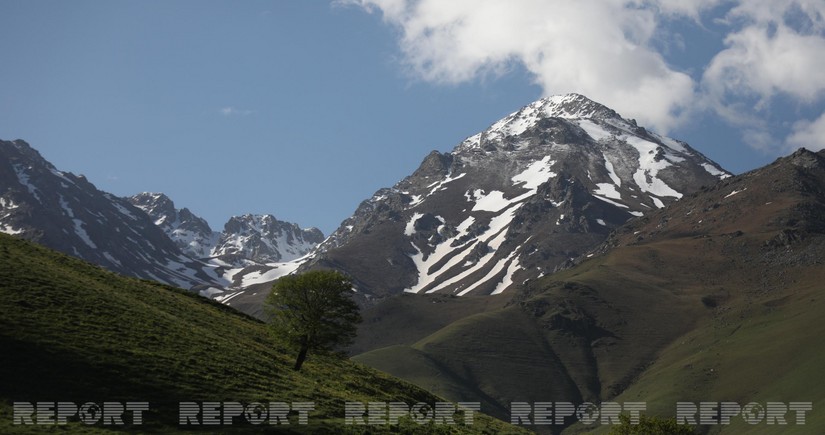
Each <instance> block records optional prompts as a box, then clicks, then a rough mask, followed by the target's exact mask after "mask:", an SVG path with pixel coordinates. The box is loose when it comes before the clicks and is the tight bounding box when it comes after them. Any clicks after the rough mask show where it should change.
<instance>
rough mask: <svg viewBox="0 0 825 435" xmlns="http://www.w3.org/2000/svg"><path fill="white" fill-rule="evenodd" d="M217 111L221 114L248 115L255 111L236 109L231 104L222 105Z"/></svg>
mask: <svg viewBox="0 0 825 435" xmlns="http://www.w3.org/2000/svg"><path fill="white" fill-rule="evenodd" d="M218 112H219V113H220V114H221V115H223V116H248V115H251V114H253V113H255V111H254V110H242V109H236V108H235V107H232V106H226V107H222V108H221V109H220V110H219V111H218Z"/></svg>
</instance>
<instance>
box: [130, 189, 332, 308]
mask: <svg viewBox="0 0 825 435" xmlns="http://www.w3.org/2000/svg"><path fill="white" fill-rule="evenodd" d="M127 200H128V201H129V202H131V203H132V204H133V205H135V206H136V207H138V208H140V209H141V210H143V211H144V212H145V213H146V214H148V215H149V216H150V217H151V219H152V220H153V221H154V223H155V225H157V226H158V227H160V228H161V229H162V230H163V231H164V232H165V233H166V235H167V236H168V237H169V238H170V239H171V240H172V241H173V242H174V243H175V244H176V245H177V246H178V247H179V248H180V249H181V250H182V251H183V252H185V253H186V254H187V255H189V256H191V257H195V258H199V259H201V261H203V262H206V263H208V264H209V265H210V266H211V267H212V268H213V269H212V270H213V271H214V275H216V276H217V277H218V278H219V280H220V282H221V283H222V284H221V285H219V286H216V285H208V286H206V287H202V288H201V289H200V293H201V294H202V295H203V296H207V297H212V298H214V299H216V300H218V301H229V300H230V299H232V298H234V297H236V296H238V295H239V294H240V293H242V292H244V291H245V289H247V288H249V287H252V286H259V285H263V284H266V283H270V282H272V281H275V280H276V279H278V278H280V277H281V276H283V275H286V274H289V273H292V272H294V271H295V270H296V269H297V268H298V266H300V265H301V264H302V263H303V262H304V261H305V257H306V255H307V254H309V253H310V252H311V251H312V250H313V249H315V248H316V247H317V246H318V244H319V243H321V242H322V241H323V239H324V235H323V234H322V233H321V231H320V230H318V229H316V228H309V229H302V228H301V227H299V226H298V225H296V224H293V223H289V222H283V221H280V220H278V219H276V218H275V217H274V216H272V215H252V214H246V215H241V216H233V217H232V218H230V219H229V221H228V222H227V223H226V225H224V229H223V231H222V232H217V231H212V229H211V228H210V227H209V224H208V223H207V222H206V221H205V220H204V219H203V218H200V217H198V216H196V215H195V214H193V213H192V212H191V211H190V210H189V209H187V208H183V209H177V208H175V204H174V202H172V200H171V199H170V198H169V197H168V196H166V195H164V194H162V193H149V192H144V193H140V194H137V195H134V196H132V197H130V198H127Z"/></svg>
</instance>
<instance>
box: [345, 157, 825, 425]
mask: <svg viewBox="0 0 825 435" xmlns="http://www.w3.org/2000/svg"><path fill="white" fill-rule="evenodd" d="M588 257H590V258H588ZM823 258H825V151H821V152H819V153H812V152H809V151H805V150H800V151H798V152H796V153H794V154H793V155H791V156H789V157H786V158H782V159H779V160H777V161H776V162H775V163H773V164H771V165H768V166H766V167H764V168H761V169H758V170H755V171H752V172H750V173H747V174H743V175H740V176H737V177H733V178H730V179H727V180H724V181H722V182H720V183H719V184H717V185H715V186H714V187H712V188H705V189H703V190H702V191H700V192H697V193H696V194H693V195H689V196H686V197H685V198H683V199H682V200H680V201H678V202H676V203H673V204H671V205H670V206H668V207H666V208H664V209H661V210H658V211H653V212H651V213H648V214H646V215H645V216H644V217H642V218H639V219H634V220H632V221H630V222H628V223H627V224H626V225H624V226H622V227H620V228H619V229H618V230H617V231H616V232H614V233H613V234H612V235H611V236H610V237H609V239H608V240H607V242H606V243H605V244H603V245H602V246H601V247H599V248H598V249H596V250H594V251H592V252H591V253H589V254H586V255H584V256H583V257H582V259H584V261H583V262H582V263H581V264H580V265H578V266H577V267H574V268H572V269H569V270H565V271H562V272H559V273H557V274H554V275H551V276H547V277H544V278H541V279H538V280H533V281H531V282H528V283H527V284H526V285H525V286H523V287H522V288H521V289H520V290H519V291H517V292H515V294H514V295H513V296H512V297H511V299H509V298H508V299H503V300H501V301H500V303H501V307H500V308H496V307H495V306H494V305H490V306H489V307H488V309H486V310H485V311H484V312H482V313H480V314H475V315H469V316H463V317H462V316H460V315H458V316H457V317H458V318H457V319H456V320H455V321H453V322H452V323H450V324H448V325H446V326H443V327H440V328H439V329H437V330H435V331H432V330H429V329H426V328H424V329H423V331H421V334H418V335H416V334H415V333H414V332H410V331H409V329H405V334H403V335H402V338H403V340H402V341H400V342H398V344H397V345H394V346H387V347H383V348H378V349H374V350H372V351H369V352H366V353H364V354H362V355H360V356H358V357H356V359H357V360H360V361H362V362H364V363H366V364H368V365H372V366H374V367H377V368H379V369H381V370H384V371H387V372H389V373H392V374H394V375H397V376H399V377H402V378H405V379H408V380H410V381H412V382H414V383H417V384H418V385H421V386H425V387H428V388H433V391H434V392H435V393H437V394H441V395H444V396H445V397H448V398H450V399H452V400H459V399H461V400H480V401H482V403H483V406H485V407H487V408H489V409H494V410H497V412H494V414H495V415H497V416H499V417H503V418H506V415H507V413H506V411H507V405H508V404H509V403H510V402H512V401H526V402H535V401H569V402H573V403H581V402H584V401H591V402H595V403H599V402H601V401H604V400H615V401H618V402H628V401H645V402H647V409H648V412H649V413H651V414H657V415H661V416H674V415H675V412H676V402H679V401H688V402H696V403H698V402H700V401H716V402H722V401H733V402H737V403H739V404H741V405H745V404H747V403H749V402H758V403H762V404H763V405H764V404H765V403H766V402H771V401H773V402H785V403H788V402H811V403H812V406H813V412H811V413H809V414H808V416H807V424H806V425H793V424H791V425H789V426H782V427H778V426H775V425H767V424H766V422H764V421H763V422H762V424H758V425H753V426H751V425H749V424H747V423H745V422H744V420H743V419H742V418H735V419H733V420H732V424H730V425H724V426H722V425H720V426H715V427H710V426H708V427H704V428H703V430H710V431H711V433H717V432H719V431H721V433H745V432H747V433H800V434H802V433H823V432H825V412H823V411H822V410H823V409H825V399H823V397H825V396H823V394H822V387H823V384H822V382H821V376H822V368H823V367H825V346H823V343H824V342H823V338H822V337H823V336H825V322H823V321H822V319H823V318H825V298H823V293H822V282H825V264H823ZM449 303H452V304H456V307H457V308H455V309H454V311H457V310H460V307H462V306H463V305H465V304H473V303H477V302H475V301H472V300H467V301H450V302H449ZM416 304H418V302H412V301H407V300H403V299H401V300H399V302H396V305H402V306H407V307H411V306H415V305H416ZM395 308H396V309H397V310H398V311H400V312H407V311H408V310H404V309H400V308H398V307H395ZM384 309H385V308H382V306H380V305H379V306H377V307H374V308H373V309H372V310H373V311H372V312H370V311H367V313H365V318H366V319H367V321H368V322H369V323H368V325H369V328H371V329H373V330H383V331H384V333H385V334H386V333H389V332H391V331H390V328H389V327H388V325H391V324H401V323H403V322H401V321H400V320H399V319H397V318H396V319H392V320H388V319H387V317H390V316H385V314H386V313H384V312H383V311H382V310H384ZM410 316H411V315H408V316H407V317H408V318H409V317H410ZM388 322H392V323H388ZM407 326H409V325H407ZM365 327H366V325H365ZM376 343H379V341H378V340H372V341H371V340H370V339H369V338H368V336H367V337H364V338H362V341H361V342H360V346H361V349H365V348H369V347H370V345H371V344H376ZM379 344H383V345H388V344H389V343H386V342H380V343H379ZM793 418H794V417H793V415H791V416H790V417H788V419H789V420H791V421H793ZM556 429H558V430H560V428H556ZM583 429H584V428H580V427H578V426H572V427H569V428H568V429H567V431H569V432H576V431H578V430H583ZM600 430H602V431H606V430H607V428H604V427H603V428H600Z"/></svg>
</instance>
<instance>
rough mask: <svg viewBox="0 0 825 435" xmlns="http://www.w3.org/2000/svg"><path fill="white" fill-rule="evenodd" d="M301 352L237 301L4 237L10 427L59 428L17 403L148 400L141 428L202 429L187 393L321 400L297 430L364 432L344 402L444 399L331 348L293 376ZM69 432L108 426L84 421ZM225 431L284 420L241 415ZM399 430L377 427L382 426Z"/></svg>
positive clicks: (3, 325)
mask: <svg viewBox="0 0 825 435" xmlns="http://www.w3.org/2000/svg"><path fill="white" fill-rule="evenodd" d="M293 358H294V352H293V351H291V350H289V349H287V348H286V347H285V344H284V343H283V342H282V341H280V340H279V339H278V338H277V337H273V336H272V335H271V333H270V332H269V330H268V329H267V327H266V325H265V324H263V323H261V322H260V321H258V320H255V319H252V318H250V317H247V316H245V315H242V314H239V313H238V312H236V311H234V310H232V309H230V308H227V307H224V306H221V305H219V304H216V303H213V302H211V301H209V300H206V299H204V298H201V297H198V296H195V295H193V294H191V293H188V292H185V291H183V290H179V289H174V288H170V287H167V286H163V285H160V284H156V283H152V282H148V281H139V280H135V279H130V278H124V277H121V276H118V275H115V274H113V273H110V272H107V271H105V270H103V269H101V268H98V267H95V266H92V265H89V264H87V263H84V262H82V261H79V260H76V259H74V258H70V257H67V256H65V255H62V254H59V253H56V252H54V251H50V250H48V249H45V248H42V247H39V246H36V245H34V244H31V243H29V242H25V241H22V240H18V239H15V238H13V237H10V236H6V235H4V234H0V433H19V432H24V433H25V432H27V431H30V432H42V431H44V430H47V429H50V427H47V426H20V425H17V426H14V425H13V424H12V402H32V403H33V402H38V401H48V402H58V401H69V402H74V403H76V404H83V403H85V402H95V403H98V404H100V403H103V402H105V401H120V402H127V401H147V402H149V403H150V410H149V411H148V412H146V413H144V417H143V419H144V423H143V425H141V426H139V427H131V428H127V429H129V430H137V431H140V432H177V431H179V430H182V429H192V427H179V426H178V425H177V422H178V403H179V402H183V401H194V402H204V401H238V402H242V403H244V404H246V403H250V402H262V403H268V402H287V403H292V402H314V403H315V408H316V410H315V411H313V412H311V413H310V414H309V423H310V424H309V425H308V426H299V425H296V424H295V421H293V424H292V425H290V426H289V428H291V429H292V430H297V431H299V432H312V433H334V432H347V431H349V432H353V433H359V432H361V431H362V430H363V429H362V428H357V427H353V426H344V424H343V423H344V418H343V417H344V409H345V406H344V403H345V401H358V402H370V401H387V402H390V401H403V402H407V403H408V404H413V403H416V402H425V403H434V402H436V401H439V400H443V399H439V398H438V397H436V396H433V395H432V394H430V393H428V392H426V391H424V390H422V389H420V388H418V387H415V386H413V385H411V384H408V383H406V382H403V381H399V380H397V379H394V378H391V377H389V376H387V375H384V374H381V373H379V372H377V371H376V370H374V369H370V368H367V367H364V366H361V365H359V364H355V363H352V362H350V361H347V360H343V359H340V358H335V357H331V356H330V357H327V356H319V355H311V356H310V358H309V359H308V360H307V362H306V364H305V365H304V368H303V370H302V371H301V372H295V371H293V370H292V369H291V367H292V364H293V362H294V360H293ZM402 428H404V430H405V431H411V432H422V433H430V432H431V431H432V430H434V429H438V430H443V431H445V432H448V431H455V432H467V433H472V432H477V433H481V432H484V431H492V432H495V431H499V430H504V428H505V426H504V425H503V424H502V423H500V422H498V421H495V420H493V419H490V418H489V417H485V416H483V415H476V419H475V423H474V424H473V425H472V426H470V427H466V426H460V425H459V426H453V427H450V428H447V427H444V426H442V427H436V428H432V427H428V426H419V425H418V424H416V423H412V422H409V421H408V422H406V423H402ZM51 429H55V430H57V429H58V428H54V427H52V428H51ZM69 429H71V430H73V431H91V432H95V431H105V430H107V428H106V427H103V426H100V425H97V426H85V425H83V424H81V423H80V422H77V421H74V422H70V423H69ZM108 429H110V430H117V429H118V428H108ZM220 429H221V430H231V431H235V432H245V431H255V432H260V431H261V430H262V429H266V430H284V429H285V428H284V427H278V426H270V425H264V426H263V427H261V426H250V425H244V424H243V422H242V421H241V420H236V424H235V425H232V426H231V427H226V426H224V427H221V428H220ZM394 429H398V428H394V427H392V426H389V425H379V426H370V427H369V430H370V431H371V432H372V433H381V432H386V431H390V430H394ZM210 430H212V431H214V430H215V429H214V428H212V429H210ZM508 430H509V429H508Z"/></svg>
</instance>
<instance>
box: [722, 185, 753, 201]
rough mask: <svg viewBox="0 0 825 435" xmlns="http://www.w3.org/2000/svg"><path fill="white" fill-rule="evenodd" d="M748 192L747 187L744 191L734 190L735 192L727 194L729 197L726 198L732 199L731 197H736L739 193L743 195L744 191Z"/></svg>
mask: <svg viewBox="0 0 825 435" xmlns="http://www.w3.org/2000/svg"><path fill="white" fill-rule="evenodd" d="M746 190H748V188H747V187H746V188H744V189H742V190H734V191H733V192H731V193H729V194H727V196H725V198H730V197H731V196H733V195H736V194H737V193H742V192H744V191H746ZM725 198H722V199H725Z"/></svg>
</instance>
